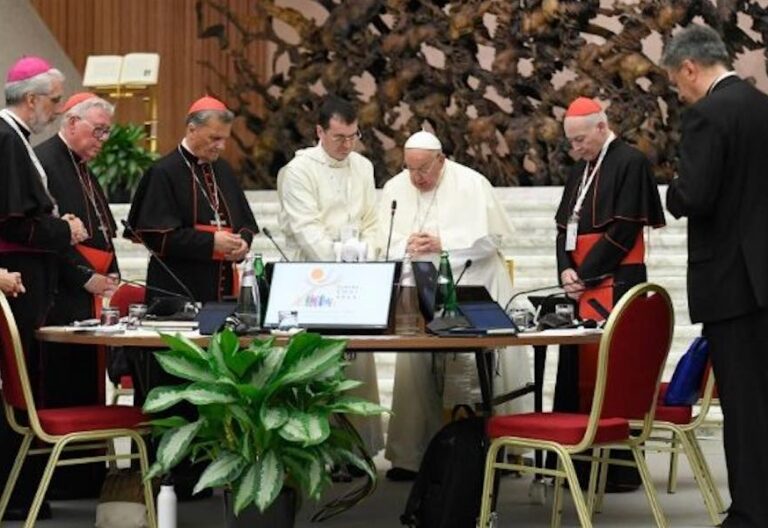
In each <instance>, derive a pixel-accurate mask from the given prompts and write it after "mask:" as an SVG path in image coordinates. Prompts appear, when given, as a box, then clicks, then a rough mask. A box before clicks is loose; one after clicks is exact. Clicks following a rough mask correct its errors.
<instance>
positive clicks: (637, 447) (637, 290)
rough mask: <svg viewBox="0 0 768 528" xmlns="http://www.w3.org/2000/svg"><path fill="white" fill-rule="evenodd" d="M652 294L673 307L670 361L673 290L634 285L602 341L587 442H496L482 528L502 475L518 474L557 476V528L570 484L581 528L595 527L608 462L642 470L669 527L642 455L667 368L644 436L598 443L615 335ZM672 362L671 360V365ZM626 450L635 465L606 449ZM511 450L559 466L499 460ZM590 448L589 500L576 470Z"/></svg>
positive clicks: (657, 514)
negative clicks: (628, 313) (534, 452)
mask: <svg viewBox="0 0 768 528" xmlns="http://www.w3.org/2000/svg"><path fill="white" fill-rule="evenodd" d="M649 293H654V294H657V295H661V296H662V299H663V300H664V304H665V306H666V308H667V313H668V316H669V325H670V333H669V339H668V342H667V346H666V351H665V352H664V354H665V356H666V354H667V353H668V352H669V348H670V345H671V343H672V336H673V334H674V312H673V308H672V301H671V299H670V297H669V294H668V293H667V291H666V290H665V289H664V288H662V287H661V286H658V285H656V284H651V283H643V284H638V285H637V286H634V287H633V288H632V289H630V290H629V291H628V292H627V293H626V294H624V296H623V297H622V298H621V299H620V300H619V302H618V303H617V305H616V307H615V308H614V309H613V311H612V312H611V315H610V317H609V318H608V321H607V323H606V325H605V329H604V331H603V337H602V339H601V340H600V349H599V353H598V364H597V379H596V383H595V391H594V396H593V400H592V409H591V411H590V414H589V419H588V422H587V429H586V431H585V433H584V437H583V438H582V439H581V441H580V442H579V443H578V444H575V445H564V444H560V443H557V442H553V441H548V440H535V439H530V438H522V437H512V436H504V437H499V438H496V439H494V440H493V441H492V442H491V445H490V448H489V449H488V455H487V456H486V464H485V477H484V482H483V496H482V502H481V507H480V519H479V524H478V526H479V527H481V528H488V527H490V526H491V525H490V524H489V522H490V520H491V504H492V502H493V490H494V482H495V478H496V470H499V469H501V470H513V471H518V472H520V473H537V474H541V475H544V476H550V477H554V479H555V486H554V489H555V495H554V500H553V504H552V520H551V526H552V528H557V527H559V526H560V525H561V522H562V513H563V483H564V481H565V480H567V481H568V485H569V488H570V491H571V495H572V497H573V502H574V505H575V507H576V512H577V515H578V518H579V522H580V523H581V526H582V528H591V527H592V512H593V511H594V510H595V502H596V495H597V494H596V489H597V476H598V463H601V464H602V466H603V467H604V468H606V469H605V471H607V464H608V463H615V464H617V465H628V466H634V467H637V469H638V471H639V473H640V477H641V479H642V482H643V488H644V490H645V495H646V498H647V499H648V503H649V504H650V507H651V511H652V513H653V517H654V520H655V521H656V525H657V526H658V527H659V528H667V526H668V524H667V520H666V518H665V516H664V512H663V511H662V509H661V506H660V505H659V502H658V498H657V496H656V490H655V488H654V486H653V481H652V479H651V475H650V472H649V471H648V466H647V464H646V462H645V458H644V457H643V454H642V446H641V444H642V443H643V442H645V441H646V440H647V439H648V438H649V437H650V434H651V431H652V430H653V427H654V423H653V416H654V414H655V409H656V400H657V398H658V392H659V385H660V383H661V375H662V372H663V370H664V369H663V368H660V369H659V373H658V376H657V379H656V388H655V391H654V396H653V402H652V404H651V408H650V410H649V412H648V413H647V414H646V415H645V418H644V420H643V421H642V422H640V425H641V427H640V428H639V429H640V432H639V434H637V435H634V434H632V433H630V436H629V437H628V438H627V440H626V441H624V442H621V443H618V444H617V443H606V444H596V443H595V442H594V440H595V435H596V433H597V429H598V422H599V420H600V415H601V412H602V408H603V399H604V393H605V388H606V383H607V378H606V376H607V370H608V355H609V354H608V353H609V351H610V347H611V346H612V343H613V336H614V333H615V331H616V326H617V324H618V321H620V320H621V317H622V314H623V313H624V311H625V310H626V308H627V307H628V306H629V305H630V304H631V303H632V302H633V301H634V300H635V299H637V298H638V297H640V296H645V295H647V294H649ZM664 361H666V357H665V360H664ZM618 446H623V447H626V448H628V449H630V450H631V451H632V454H633V457H634V460H635V462H634V464H633V463H632V462H630V461H622V460H613V459H609V458H607V457H606V456H605V453H603V450H605V449H609V448H613V447H618ZM506 447H517V448H527V449H540V450H545V451H552V452H553V453H555V454H556V455H557V458H558V463H557V469H547V468H539V467H532V466H526V465H522V464H514V463H510V462H503V461H500V460H499V451H500V450H501V449H504V448H506ZM587 449H591V450H592V457H589V458H588V459H589V460H590V461H591V463H592V465H591V471H590V478H589V487H588V495H587V498H586V499H585V498H584V493H583V491H582V490H581V487H580V485H579V480H578V477H577V476H576V470H575V469H574V466H573V459H574V458H575V457H574V455H576V454H577V453H580V452H582V451H585V450H587Z"/></svg>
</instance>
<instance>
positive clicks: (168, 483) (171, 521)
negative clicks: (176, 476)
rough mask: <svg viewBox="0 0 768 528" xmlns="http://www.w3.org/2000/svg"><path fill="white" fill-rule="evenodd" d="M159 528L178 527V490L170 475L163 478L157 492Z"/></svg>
mask: <svg viewBox="0 0 768 528" xmlns="http://www.w3.org/2000/svg"><path fill="white" fill-rule="evenodd" d="M157 528H176V491H175V490H174V489H173V480H172V479H171V477H170V476H168V477H166V478H164V479H163V483H162V484H161V485H160V493H158V494H157Z"/></svg>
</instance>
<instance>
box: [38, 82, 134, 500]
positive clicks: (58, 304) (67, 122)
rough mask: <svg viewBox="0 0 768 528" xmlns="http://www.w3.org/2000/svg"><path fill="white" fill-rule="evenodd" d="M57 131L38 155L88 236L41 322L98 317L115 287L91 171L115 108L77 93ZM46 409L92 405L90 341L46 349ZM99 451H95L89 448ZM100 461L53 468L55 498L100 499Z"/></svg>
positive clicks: (111, 231) (65, 264) (62, 267)
mask: <svg viewBox="0 0 768 528" xmlns="http://www.w3.org/2000/svg"><path fill="white" fill-rule="evenodd" d="M62 111H63V115H64V116H63V119H62V121H61V124H60V126H59V133H58V134H56V135H54V136H53V137H51V138H50V139H48V140H47V141H45V142H43V143H42V144H40V145H38V146H37V147H36V148H35V153H36V154H37V156H38V158H40V162H41V163H42V165H43V168H44V169H45V172H46V173H47V174H48V185H49V190H50V192H51V195H53V197H54V199H55V200H56V201H57V202H58V204H59V211H60V212H61V213H69V214H74V215H75V216H77V217H78V218H81V219H82V220H83V222H84V223H85V227H86V229H87V230H88V232H89V233H90V234H91V237H90V238H89V239H88V240H85V241H83V242H81V243H79V244H77V245H75V246H70V248H69V250H68V251H66V252H65V253H61V254H60V255H59V259H58V261H59V283H58V291H57V292H56V297H55V298H54V302H53V306H52V307H51V311H50V313H49V314H48V319H47V320H46V324H49V325H68V324H71V323H72V322H73V321H79V320H83V319H90V318H92V317H98V316H99V314H100V313H101V303H102V298H103V297H109V296H110V295H111V294H112V293H113V292H114V290H115V289H116V288H117V284H118V281H117V276H118V274H119V269H118V266H117V259H116V257H115V249H114V246H113V243H112V239H113V238H114V237H115V233H116V226H115V220H114V218H113V217H112V212H111V211H110V209H109V202H108V200H107V198H106V196H105V194H104V192H103V190H102V188H101V185H99V182H98V181H97V180H96V177H95V176H94V175H93V173H92V172H91V171H90V170H89V169H88V165H87V163H88V162H89V161H90V160H92V159H93V158H94V157H96V156H97V155H98V153H99V152H100V151H101V148H102V146H103V145H104V142H105V141H106V140H107V138H108V137H109V131H110V127H111V125H112V115H113V114H114V107H113V106H112V105H111V104H110V103H108V102H107V101H105V100H104V99H102V98H100V97H97V96H96V95H95V94H93V93H89V92H80V93H76V94H74V95H73V96H72V97H70V98H69V99H68V100H67V101H66V102H65V103H64V106H63V108H62ZM43 358H44V363H45V385H46V402H45V403H46V406H48V407H75V406H79V405H96V404H98V403H99V402H100V401H101V400H102V396H101V395H100V394H99V384H98V380H99V376H103V375H104V374H103V372H100V371H99V355H98V351H97V348H96V347H94V346H87V345H80V346H77V345H52V344H47V345H46V346H45V354H44V356H43ZM94 454H97V453H94ZM104 473H105V469H104V466H103V465H99V464H88V465H83V466H74V467H64V468H61V469H59V470H57V472H56V474H55V476H54V479H53V481H52V482H51V494H52V496H53V495H54V494H55V497H56V498H60V499H61V498H81V497H95V496H98V493H99V490H100V489H101V483H102V481H103V478H104Z"/></svg>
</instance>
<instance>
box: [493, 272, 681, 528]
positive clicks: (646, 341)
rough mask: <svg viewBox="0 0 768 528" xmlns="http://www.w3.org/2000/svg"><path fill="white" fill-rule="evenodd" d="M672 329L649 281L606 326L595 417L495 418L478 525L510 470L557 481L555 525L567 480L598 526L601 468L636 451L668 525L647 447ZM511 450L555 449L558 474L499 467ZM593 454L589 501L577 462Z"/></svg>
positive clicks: (650, 494)
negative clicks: (502, 472)
mask: <svg viewBox="0 0 768 528" xmlns="http://www.w3.org/2000/svg"><path fill="white" fill-rule="evenodd" d="M673 329H674V315H673V312H672V302H671V301H670V298H669V295H668V294H667V292H666V291H665V290H664V288H662V287H660V286H657V285H655V284H648V283H646V284H640V285H637V286H635V287H634V288H632V289H631V290H629V292H627V293H626V294H625V295H624V297H622V298H621V300H620V301H619V303H618V304H617V306H616V307H615V308H614V310H613V312H612V313H611V315H610V317H609V318H608V321H607V323H606V326H605V330H604V333H603V337H602V339H601V341H600V350H599V353H598V363H597V379H596V383H595V391H594V396H593V398H592V408H591V411H590V413H589V414H567V413H526V414H517V415H508V416H494V417H491V418H490V419H489V420H488V427H487V430H488V435H489V437H490V438H491V440H492V442H491V446H490V448H489V450H488V456H487V458H486V468H485V481H484V485H483V496H482V505H481V510H480V524H479V526H481V527H483V528H487V527H488V526H489V524H488V523H489V519H490V516H491V504H492V503H493V499H494V497H493V493H494V487H495V486H494V482H495V477H496V475H495V473H496V471H497V470H499V469H506V470H515V471H520V472H534V473H540V474H543V475H548V476H552V477H555V497H554V504H553V517H552V526H559V525H560V521H561V516H562V502H563V482H564V480H566V479H567V480H568V485H569V488H570V491H571V494H572V495H573V501H574V504H575V506H576V511H577V514H578V517H579V521H580V523H581V526H582V527H591V526H592V518H591V517H592V515H591V513H592V506H593V504H594V498H595V489H596V487H597V465H598V462H602V463H606V462H607V463H613V461H612V460H610V459H607V458H606V457H605V454H604V453H603V450H604V449H606V448H612V447H626V448H628V449H630V450H631V451H632V453H633V455H634V459H635V465H636V466H637V468H638V470H639V472H640V476H641V478H642V480H643V486H644V488H645V493H646V496H647V498H648V502H649V503H650V505H651V510H652V511H653V516H654V519H655V521H656V524H657V525H658V526H659V527H666V526H667V522H666V519H665V517H664V514H663V512H662V511H661V508H660V506H659V504H658V501H657V498H656V491H655V489H654V487H653V482H652V481H651V478H650V475H649V473H648V467H647V465H646V463H645V458H644V457H643V455H642V453H641V449H640V444H641V443H642V442H644V441H645V440H646V439H647V438H648V437H649V435H650V433H651V430H652V427H653V415H654V410H655V407H656V397H657V395H658V392H659V382H660V379H661V373H662V370H663V368H664V363H665V362H666V359H667V353H668V351H669V347H670V343H671V341H672V332H673ZM630 420H642V424H641V425H642V427H641V428H640V430H639V432H633V430H631V429H630ZM507 446H510V447H518V448H528V449H542V450H546V451H552V452H554V453H555V454H556V455H557V457H558V465H557V469H547V468H538V467H529V466H525V465H519V464H512V463H507V462H503V461H500V460H499V457H498V454H499V451H500V450H501V449H503V448H505V447H507ZM587 449H589V450H592V457H591V460H592V472H591V474H590V486H589V496H588V499H587V500H585V498H584V494H583V492H582V491H581V488H580V487H579V481H578V478H577V476H576V471H575V470H574V467H573V461H572V460H573V459H572V457H573V456H574V455H575V454H576V453H580V452H582V451H585V450H587ZM616 462H617V463H627V461H616Z"/></svg>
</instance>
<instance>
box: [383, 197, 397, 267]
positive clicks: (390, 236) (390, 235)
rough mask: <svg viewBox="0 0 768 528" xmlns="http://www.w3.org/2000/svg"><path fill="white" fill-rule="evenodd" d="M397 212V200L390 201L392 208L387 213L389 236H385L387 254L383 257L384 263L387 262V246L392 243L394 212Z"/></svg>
mask: <svg viewBox="0 0 768 528" xmlns="http://www.w3.org/2000/svg"><path fill="white" fill-rule="evenodd" d="M396 210H397V200H392V208H391V209H390V212H389V235H388V236H387V252H386V254H385V255H384V262H389V245H390V244H391V243H392V228H393V227H394V226H395V211H396Z"/></svg>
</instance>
